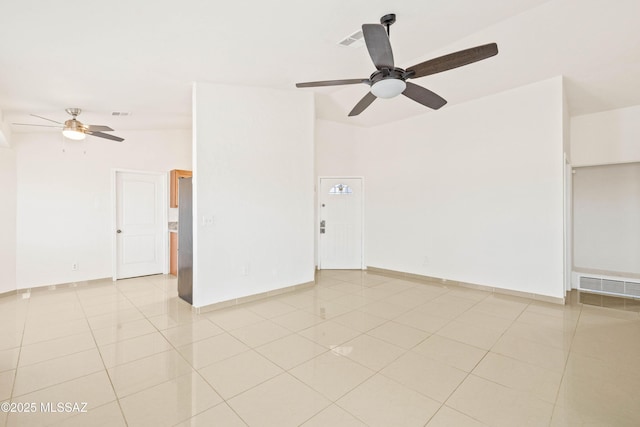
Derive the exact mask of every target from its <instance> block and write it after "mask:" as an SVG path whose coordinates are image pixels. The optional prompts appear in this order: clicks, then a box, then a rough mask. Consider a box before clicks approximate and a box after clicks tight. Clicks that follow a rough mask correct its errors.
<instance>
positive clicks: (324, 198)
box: [318, 178, 363, 270]
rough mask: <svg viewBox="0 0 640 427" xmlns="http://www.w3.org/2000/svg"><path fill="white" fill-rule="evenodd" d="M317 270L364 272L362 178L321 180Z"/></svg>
mask: <svg viewBox="0 0 640 427" xmlns="http://www.w3.org/2000/svg"><path fill="white" fill-rule="evenodd" d="M318 201H319V214H318V217H319V220H320V235H319V240H318V242H319V251H318V253H319V255H320V256H319V260H318V268H320V269H323V270H326V269H359V270H360V269H362V268H363V259H362V201H363V198H362V178H321V179H320V193H319V197H318Z"/></svg>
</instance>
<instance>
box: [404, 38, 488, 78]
mask: <svg viewBox="0 0 640 427" xmlns="http://www.w3.org/2000/svg"><path fill="white" fill-rule="evenodd" d="M497 54H498V45H497V44H496V43H489V44H485V45H482V46H476V47H472V48H470V49H465V50H461V51H458V52H454V53H450V54H448V55H444V56H440V57H438V58H434V59H430V60H428V61H425V62H422V63H420V64H417V65H414V66H413V67H409V68H407V74H408V77H409V78H411V79H417V78H419V77H424V76H429V75H431V74H436V73H440V72H442V71H447V70H451V69H453V68H458V67H462V66H463V65H467V64H472V63H474V62H477V61H481V60H483V59H487V58H490V57H492V56H495V55H497Z"/></svg>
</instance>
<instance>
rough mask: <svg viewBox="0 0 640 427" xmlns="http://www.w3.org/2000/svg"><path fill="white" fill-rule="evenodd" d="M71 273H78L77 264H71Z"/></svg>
mask: <svg viewBox="0 0 640 427" xmlns="http://www.w3.org/2000/svg"><path fill="white" fill-rule="evenodd" d="M71 271H78V263H77V262H74V263H73V264H71Z"/></svg>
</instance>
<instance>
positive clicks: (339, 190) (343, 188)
mask: <svg viewBox="0 0 640 427" xmlns="http://www.w3.org/2000/svg"><path fill="white" fill-rule="evenodd" d="M351 193H353V190H352V189H351V187H349V186H348V185H346V184H336V185H334V186H333V187H331V189H330V190H329V194H338V195H344V194H351Z"/></svg>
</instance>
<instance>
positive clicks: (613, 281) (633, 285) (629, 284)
mask: <svg viewBox="0 0 640 427" xmlns="http://www.w3.org/2000/svg"><path fill="white" fill-rule="evenodd" d="M579 286H580V289H582V290H585V291H591V292H597V293H599V294H608V295H618V296H625V297H631V298H639V297H640V280H633V281H631V280H625V279H621V278H619V277H606V276H601V277H596V276H583V275H580V280H579Z"/></svg>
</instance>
